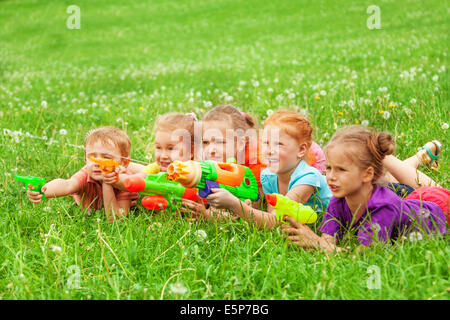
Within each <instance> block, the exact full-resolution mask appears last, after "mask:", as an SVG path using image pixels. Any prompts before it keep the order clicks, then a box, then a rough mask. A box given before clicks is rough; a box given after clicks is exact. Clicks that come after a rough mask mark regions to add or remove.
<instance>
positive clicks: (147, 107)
mask: <svg viewBox="0 0 450 320" xmlns="http://www.w3.org/2000/svg"><path fill="white" fill-rule="evenodd" d="M72 4H76V5H77V6H78V7H79V8H80V13H81V16H80V29H70V28H68V27H67V20H68V19H69V18H70V16H71V15H72V13H68V12H67V8H68V7H69V6H70V5H72ZM370 5H377V6H378V7H379V8H380V18H381V20H380V21H381V28H380V29H369V28H368V27H367V20H368V18H369V17H370V16H371V14H368V13H367V11H366V10H367V8H368V7H369V6H370ZM448 29H449V24H448V8H447V4H446V2H445V1H437V0H430V1H427V3H426V5H424V4H423V2H422V1H412V0H409V1H407V0H401V1H399V0H398V1H396V0H384V1H381V0H380V1H375V2H374V1H357V2H356V1H350V0H345V1H344V0H343V1H323V0H317V1H307V0H282V1H268V0H247V1H239V0H197V1H193V0H185V1H181V0H179V1H174V0H166V1H163V2H162V1H161V2H157V1H152V2H147V1H135V0H133V1H132V0H117V1H114V2H112V1H106V0H104V1H81V0H78V1H76V3H73V2H72V1H50V0H47V1H37V0H35V1H30V0H24V1H0V129H1V132H0V144H1V147H2V148H1V151H0V152H1V157H0V169H1V172H3V174H1V175H0V189H1V192H2V194H3V197H1V198H0V232H1V235H2V236H1V242H2V243H1V246H0V299H86V300H87V299H449V297H450V282H449V262H448V261H449V257H450V247H449V245H448V237H446V238H441V239H435V240H429V239H426V237H424V239H422V240H417V241H414V239H402V240H399V241H397V242H395V243H393V244H389V245H382V244H376V245H375V246H374V247H373V248H371V249H370V250H367V251H366V252H364V253H356V251H355V249H356V247H357V246H358V243H357V242H356V241H355V240H354V239H350V238H349V239H345V240H344V241H343V243H342V244H341V246H342V247H347V248H349V251H348V252H346V253H342V254H331V255H328V254H325V253H323V252H320V251H309V252H308V251H305V250H302V249H297V248H293V247H291V246H289V245H288V244H287V243H286V241H285V240H284V239H283V237H282V236H281V232H280V229H279V228H277V229H275V230H273V231H270V232H261V231H259V230H258V229H257V228H256V227H255V226H253V225H252V224H247V223H238V222H236V223H232V222H227V223H218V224H213V223H201V222H197V223H189V222H188V221H186V220H184V219H182V218H178V217H175V216H174V214H173V212H166V213H159V214H150V213H149V212H148V211H146V210H145V209H144V208H142V206H139V207H138V208H136V209H135V210H134V211H132V212H131V214H130V216H129V217H128V218H127V219H124V220H121V221H117V222H114V223H113V224H109V223H108V222H107V221H106V219H105V217H104V213H102V212H100V211H97V212H94V213H93V214H91V215H87V214H86V213H85V212H83V211H82V210H80V209H79V208H78V207H77V206H76V205H75V204H74V202H73V201H72V200H71V199H69V198H60V199H52V200H50V201H49V200H46V201H43V203H41V204H39V205H33V204H32V203H30V202H29V201H28V199H27V197H26V194H25V192H24V190H23V187H22V185H21V184H19V183H18V182H16V181H15V180H14V175H15V174H21V175H32V176H40V177H44V178H45V179H47V181H48V180H51V179H54V178H57V177H62V178H68V177H70V176H71V175H72V174H73V173H75V172H76V171H78V170H79V169H80V168H81V167H82V166H83V161H84V160H83V149H82V148H79V146H80V145H83V139H84V135H85V134H86V132H87V131H88V130H89V129H92V128H95V127H99V126H103V125H113V126H117V127H119V128H121V129H123V130H125V131H126V132H127V133H128V135H129V136H130V138H131V140H132V158H133V159H136V160H138V161H144V162H147V161H150V160H151V152H152V139H153V137H152V124H153V122H154V120H155V117H156V116H157V115H158V114H162V113H165V112H168V111H183V112H195V113H196V114H197V116H198V117H199V118H200V117H201V115H202V114H203V113H204V112H205V111H207V110H208V109H210V108H212V107H213V106H216V105H218V104H224V103H231V104H233V105H234V106H236V107H238V108H239V109H240V110H242V111H245V112H249V113H251V114H253V115H255V116H257V117H258V119H259V121H261V122H262V121H263V120H264V119H265V117H267V114H268V112H270V111H274V110H276V109H278V108H279V107H289V108H292V109H295V110H303V111H304V112H306V113H307V114H308V117H309V118H310V119H311V121H312V123H313V125H314V128H315V132H314V138H315V141H316V142H317V143H319V144H320V145H321V146H324V145H326V143H327V141H328V140H329V139H330V138H331V136H332V135H333V133H334V132H335V130H336V129H337V128H339V127H341V126H343V125H348V124H364V125H369V126H370V127H374V128H376V129H377V130H388V131H390V132H391V133H392V134H393V135H394V137H395V140H396V143H397V148H396V155H397V156H398V157H399V158H406V157H408V156H410V155H412V154H414V153H415V152H416V151H417V148H418V147H420V146H422V145H423V144H425V143H426V142H427V141H430V140H433V139H438V140H439V141H441V142H442V143H443V145H444V152H443V154H442V155H441V160H440V162H441V164H440V167H439V168H438V169H437V170H430V169H427V168H422V170H423V171H424V172H426V173H427V174H428V175H430V176H431V177H433V178H434V179H435V180H436V181H438V182H439V183H441V185H442V186H444V187H446V188H449V187H450V179H449V175H450V169H449V168H450V166H449V165H448V163H449V158H448V154H449V153H448V145H449V139H448V133H449V131H448V123H449V122H450V119H449V110H450V104H449V96H448V93H449V89H450V88H449V71H448V68H449V65H448V57H447V55H448V43H449V41H448ZM316 227H317V226H316ZM205 234H206V236H205ZM377 275H379V278H377V279H379V282H377V281H374V279H375V278H374V277H375V276H377ZM374 283H375V284H376V285H375V286H374Z"/></svg>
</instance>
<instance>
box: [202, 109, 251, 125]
mask: <svg viewBox="0 0 450 320" xmlns="http://www.w3.org/2000/svg"><path fill="white" fill-rule="evenodd" d="M224 120H225V121H228V122H229V124H230V126H231V128H230V129H233V130H237V129H242V130H244V131H245V130H247V129H252V128H256V121H255V119H254V117H253V116H252V115H250V114H248V113H244V112H240V111H239V110H238V109H236V108H235V107H233V106H231V105H220V106H217V107H215V108H213V109H211V110H209V111H208V112H207V113H206V114H205V115H204V116H203V119H202V121H203V122H205V121H224Z"/></svg>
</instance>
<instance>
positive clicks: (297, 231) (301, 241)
mask: <svg viewBox="0 0 450 320" xmlns="http://www.w3.org/2000/svg"><path fill="white" fill-rule="evenodd" d="M283 220H284V221H287V222H289V223H290V224H291V225H288V224H285V223H282V224H281V229H282V231H283V233H284V234H285V236H286V237H287V238H288V239H289V240H290V241H291V243H292V244H295V245H297V246H300V247H303V248H316V247H317V246H318V243H319V236H318V235H317V234H315V233H314V232H313V231H312V230H311V229H310V228H308V227H307V226H305V225H303V224H301V223H300V222H297V221H295V220H294V219H292V218H291V217H289V216H284V218H283Z"/></svg>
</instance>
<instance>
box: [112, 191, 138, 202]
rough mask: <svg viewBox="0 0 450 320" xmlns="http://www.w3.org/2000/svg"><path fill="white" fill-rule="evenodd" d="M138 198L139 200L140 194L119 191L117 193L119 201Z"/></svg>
mask: <svg viewBox="0 0 450 320" xmlns="http://www.w3.org/2000/svg"><path fill="white" fill-rule="evenodd" d="M137 198H139V194H138V193H136V192H129V191H121V190H117V193H116V199H117V200H135V199H137Z"/></svg>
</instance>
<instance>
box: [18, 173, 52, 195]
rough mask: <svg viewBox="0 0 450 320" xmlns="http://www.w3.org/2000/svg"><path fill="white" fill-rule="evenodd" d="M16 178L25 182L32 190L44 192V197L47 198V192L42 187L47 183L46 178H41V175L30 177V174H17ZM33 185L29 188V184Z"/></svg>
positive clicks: (26, 186)
mask: <svg viewBox="0 0 450 320" xmlns="http://www.w3.org/2000/svg"><path fill="white" fill-rule="evenodd" d="M14 178H15V179H16V180H17V181H21V182H23V183H24V184H25V189H27V190H30V191H38V192H39V193H40V194H42V199H45V194H44V193H43V192H42V187H43V186H44V185H45V183H46V182H45V179H44V178H39V177H30V176H19V175H15V176H14ZM30 184H31V185H32V186H33V189H32V190H31V189H28V185H30Z"/></svg>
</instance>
